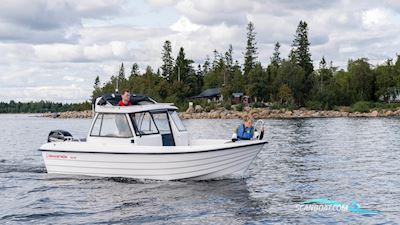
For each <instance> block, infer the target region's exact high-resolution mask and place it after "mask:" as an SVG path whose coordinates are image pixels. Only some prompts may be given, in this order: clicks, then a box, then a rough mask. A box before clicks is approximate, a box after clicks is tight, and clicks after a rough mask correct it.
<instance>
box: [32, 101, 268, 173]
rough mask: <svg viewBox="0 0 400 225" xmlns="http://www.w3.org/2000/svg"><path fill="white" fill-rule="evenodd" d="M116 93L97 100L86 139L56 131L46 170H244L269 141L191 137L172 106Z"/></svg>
mask: <svg viewBox="0 0 400 225" xmlns="http://www.w3.org/2000/svg"><path fill="white" fill-rule="evenodd" d="M120 98H121V97H120V95H118V94H111V95H110V94H108V95H103V96H102V97H99V98H97V99H96V101H95V103H94V109H93V110H94V112H95V113H94V118H93V122H92V125H91V128H90V130H89V132H88V135H87V137H86V139H76V138H74V137H72V135H71V134H70V133H69V132H67V131H63V130H56V131H52V132H50V134H49V138H48V143H46V144H44V145H42V146H41V147H40V149H39V150H40V151H41V152H42V156H43V159H44V162H45V165H46V169H47V172H48V173H58V174H79V175H90V176H104V177H129V178H137V179H156V180H176V179H196V180H204V179H213V178H218V177H223V176H226V175H231V174H243V172H245V171H246V170H247V168H248V167H249V165H250V164H251V162H252V161H253V160H254V158H255V157H256V156H257V154H258V153H259V152H260V150H261V149H262V147H263V146H264V144H265V143H267V142H266V141H265V140H262V136H263V135H260V134H258V133H256V135H255V136H256V137H255V138H254V140H247V141H232V140H214V139H191V138H190V135H189V133H188V131H187V130H186V129H185V127H184V125H183V123H182V121H181V120H180V119H179V117H178V114H177V108H176V107H175V106H173V105H170V104H162V103H157V102H155V101H154V100H152V99H150V98H148V97H145V96H138V95H132V96H131V101H132V102H133V103H134V104H133V106H124V107H120V106H115V104H114V103H115V102H117V101H118V100H119V99H120Z"/></svg>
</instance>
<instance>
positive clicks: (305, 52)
mask: <svg viewBox="0 0 400 225" xmlns="http://www.w3.org/2000/svg"><path fill="white" fill-rule="evenodd" d="M292 47H293V49H292V53H293V57H294V59H295V61H296V63H297V64H298V65H299V66H301V67H302V68H303V69H304V72H305V75H306V78H307V77H308V76H310V75H311V73H312V72H313V71H314V66H313V62H312V60H311V53H310V42H309V41H308V25H307V23H306V22H305V21H300V23H299V25H298V27H297V30H296V35H295V39H294V40H293V44H292Z"/></svg>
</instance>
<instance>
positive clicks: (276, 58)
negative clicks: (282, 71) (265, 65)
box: [271, 42, 282, 67]
mask: <svg viewBox="0 0 400 225" xmlns="http://www.w3.org/2000/svg"><path fill="white" fill-rule="evenodd" d="M280 47H281V44H279V42H276V43H275V47H274V53H273V54H272V57H271V64H272V65H274V66H276V67H279V65H280V64H281V62H282V59H281V53H280V51H279V49H280Z"/></svg>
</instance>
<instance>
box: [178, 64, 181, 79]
mask: <svg viewBox="0 0 400 225" xmlns="http://www.w3.org/2000/svg"><path fill="white" fill-rule="evenodd" d="M178 81H181V67H179V66H178Z"/></svg>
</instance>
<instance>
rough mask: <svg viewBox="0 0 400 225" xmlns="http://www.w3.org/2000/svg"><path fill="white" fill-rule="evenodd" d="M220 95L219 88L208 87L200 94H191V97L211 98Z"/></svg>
mask: <svg viewBox="0 0 400 225" xmlns="http://www.w3.org/2000/svg"><path fill="white" fill-rule="evenodd" d="M219 95H220V90H219V88H210V89H207V90H205V91H203V92H201V93H200V94H198V95H196V96H193V98H211V97H216V96H219Z"/></svg>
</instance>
